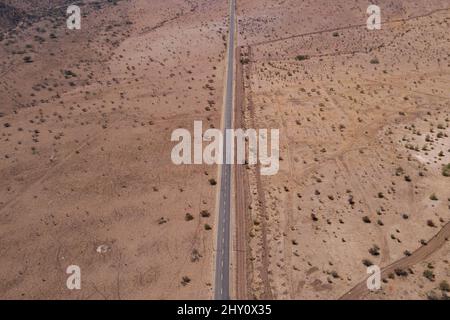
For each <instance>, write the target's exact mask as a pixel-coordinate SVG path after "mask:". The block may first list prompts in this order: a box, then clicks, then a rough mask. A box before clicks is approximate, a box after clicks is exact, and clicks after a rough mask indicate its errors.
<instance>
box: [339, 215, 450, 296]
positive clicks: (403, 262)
mask: <svg viewBox="0 0 450 320" xmlns="http://www.w3.org/2000/svg"><path fill="white" fill-rule="evenodd" d="M449 239H450V222H448V223H447V224H446V225H445V226H444V227H443V228H442V229H441V230H440V231H439V232H438V233H437V234H436V235H435V236H434V237H433V238H432V239H431V240H430V241H428V243H427V244H426V245H424V246H421V247H420V248H418V249H417V250H416V251H414V252H413V253H412V254H411V255H410V256H407V257H403V258H401V259H399V260H397V261H395V262H393V263H391V264H390V265H388V266H386V267H384V268H383V269H382V270H381V277H382V278H383V277H387V276H388V275H389V274H390V273H393V272H395V270H396V269H407V268H410V267H412V266H413V265H415V264H417V263H419V262H422V261H424V260H425V259H426V258H428V257H429V256H430V255H432V254H433V253H435V252H436V251H438V250H439V249H440V248H441V247H443V246H444V244H446V243H447V242H448V241H449ZM366 281H367V277H366V278H365V279H364V280H362V281H361V282H360V283H358V284H357V285H356V286H354V287H353V288H352V289H351V290H350V291H348V292H347V293H345V294H344V295H343V296H342V297H341V298H340V300H359V299H363V298H364V297H365V296H367V295H368V294H369V292H370V291H369V289H368V288H367V284H366Z"/></svg>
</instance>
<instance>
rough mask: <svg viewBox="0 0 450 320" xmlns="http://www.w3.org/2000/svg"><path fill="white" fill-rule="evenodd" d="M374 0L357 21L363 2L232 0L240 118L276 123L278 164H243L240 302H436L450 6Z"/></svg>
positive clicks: (449, 218) (447, 144)
mask: <svg viewBox="0 0 450 320" xmlns="http://www.w3.org/2000/svg"><path fill="white" fill-rule="evenodd" d="M377 4H378V5H379V6H380V8H381V10H382V29H381V30H375V31H369V30H367V28H366V20H367V17H368V15H367V14H366V9H367V6H368V2H367V1H293V0H291V1H289V0H286V1H276V2H274V1H264V0H247V1H245V0H243V1H240V2H239V5H238V15H239V44H238V45H239V46H240V48H241V57H240V63H241V64H242V65H243V76H242V78H243V79H244V80H243V81H244V84H243V86H244V93H243V95H244V98H243V99H244V102H243V103H242V106H241V112H243V114H244V118H245V125H246V127H261V128H278V129H280V160H281V162H280V164H281V169H280V172H279V174H278V175H276V176H273V177H261V176H259V174H258V171H257V170H256V169H255V168H248V170H247V174H248V181H249V187H250V197H249V199H248V201H249V203H248V208H249V209H248V210H247V215H249V216H250V218H249V219H248V220H249V226H248V228H247V229H248V230H247V232H248V239H249V240H248V241H249V244H250V245H249V252H250V253H249V257H248V261H247V277H248V287H249V289H248V290H247V291H248V292H247V294H248V295H249V297H250V298H270V299H271V298H274V299H338V298H341V297H342V298H350V299H427V298H428V299H447V298H448V291H449V286H448V281H449V279H450V264H449V260H450V244H449V242H448V238H449V237H450V225H449V224H448V223H449V222H450V179H449V178H448V171H446V170H445V167H444V166H447V165H448V164H449V163H450V138H449V135H450V128H449V125H450V90H449V85H450V34H449V32H448V31H449V30H450V4H449V3H448V1H438V0H436V1H377ZM435 236H436V237H435ZM434 237H435V238H434ZM433 238H434V239H433ZM418 249H419V251H417V252H416V250H418ZM402 258H403V259H402ZM373 264H374V265H378V266H379V267H380V268H382V269H383V268H385V269H383V270H384V271H383V273H382V286H381V290H378V291H375V292H372V293H369V292H368V291H367V286H366V282H365V278H366V277H367V274H366V271H367V266H370V265H373ZM391 264H392V266H391V267H390V268H386V267H388V266H390V265H391ZM358 284H360V285H359V286H358ZM355 286H356V287H355ZM353 287H355V288H354V290H352V291H350V290H351V289H352V288H353ZM349 291H350V292H349ZM347 293H348V294H347Z"/></svg>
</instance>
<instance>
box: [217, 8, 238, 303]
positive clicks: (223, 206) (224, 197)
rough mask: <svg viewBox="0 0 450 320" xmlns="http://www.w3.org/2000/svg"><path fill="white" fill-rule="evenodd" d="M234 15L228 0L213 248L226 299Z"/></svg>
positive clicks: (220, 292)
mask: <svg viewBox="0 0 450 320" xmlns="http://www.w3.org/2000/svg"><path fill="white" fill-rule="evenodd" d="M235 19H236V0H230V27H229V36H228V67H227V79H226V81H227V82H226V83H227V85H226V92H225V95H226V96H225V111H224V128H223V130H224V135H223V136H224V146H225V148H224V150H225V152H224V164H223V165H222V173H221V182H220V197H219V198H220V199H219V201H220V202H219V219H218V225H217V248H216V279H215V286H214V288H215V293H214V298H215V299H216V300H228V299H230V208H231V204H230V202H231V199H230V198H231V164H229V163H231V161H227V158H228V157H229V155H230V151H231V150H230V141H228V139H227V136H226V134H225V130H226V129H231V127H232V117H233V99H234V95H233V87H234V72H233V71H234V64H235V61H234V59H235V47H234V35H235Z"/></svg>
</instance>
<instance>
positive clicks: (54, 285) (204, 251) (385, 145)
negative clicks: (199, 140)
mask: <svg viewBox="0 0 450 320" xmlns="http://www.w3.org/2000/svg"><path fill="white" fill-rule="evenodd" d="M69 4H71V1H68V0H45V1H42V0H30V1H26V2H25V1H19V0H1V1H0V101H1V102H0V180H1V181H2V183H1V184H0V259H1V260H0V299H17V298H19V299H135V298H136V299H210V298H212V297H213V291H212V290H213V283H212V281H213V279H214V270H213V267H214V260H213V258H214V241H215V238H214V234H215V232H214V231H215V230H214V229H215V214H214V213H215V211H216V203H215V202H216V195H217V188H218V185H214V183H211V182H212V181H214V180H215V179H217V172H218V170H217V169H218V168H217V167H216V166H206V165H205V166H202V165H193V166H175V165H174V164H173V163H172V161H171V158H170V155H171V150H172V147H173V145H174V144H175V143H172V142H170V137H171V134H172V132H173V130H174V129H176V128H186V129H190V130H191V129H192V128H193V122H194V121H195V120H202V121H203V124H204V127H206V126H208V127H216V128H217V127H219V126H220V117H221V112H222V102H223V86H224V83H223V77H224V74H225V70H224V68H225V61H224V59H225V49H226V37H227V30H228V26H227V14H228V11H227V9H228V8H227V3H226V1H222V0H164V1H162V0H152V1H147V0H114V1H108V0H100V1H94V0H92V1H91V0H88V1H84V5H82V6H81V10H82V14H83V18H82V29H81V30H68V29H67V27H66V9H67V6H68V5H69ZM378 5H379V6H380V7H381V9H382V23H383V25H382V30H377V31H368V30H367V29H366V27H365V23H366V20H367V14H366V9H367V6H368V2H367V1H365V0H355V1H331V0H324V1H312V0H304V1H297V0H283V1H272V0H238V1H237V6H238V10H237V14H238V46H240V47H241V49H240V51H239V52H241V57H240V59H239V63H241V64H242V65H241V68H238V69H237V70H242V74H241V75H239V76H238V77H237V79H243V88H244V91H243V97H241V98H242V99H243V101H244V104H243V105H242V110H243V119H242V122H243V124H244V126H245V127H249V128H255V129H258V128H268V129H271V128H278V129H280V139H281V141H280V172H279V173H278V174H277V175H275V176H260V175H259V174H258V172H259V171H258V170H257V169H258V168H257V167H247V168H246V169H245V177H244V178H243V179H244V181H245V182H246V186H247V183H248V189H247V193H248V197H247V198H248V199H247V200H248V203H247V204H246V205H243V204H242V203H241V204H240V205H241V207H242V208H245V209H244V210H245V215H246V216H245V217H244V218H245V220H246V221H247V222H249V223H248V225H249V226H248V229H247V230H246V231H247V241H248V245H247V246H244V247H245V248H246V250H248V252H247V253H246V257H248V261H247V263H246V264H242V265H243V266H245V267H246V270H243V272H245V273H246V276H247V279H248V283H247V284H246V286H243V287H244V288H245V290H247V291H248V292H247V293H246V296H247V297H248V298H255V299H260V298H266V299H338V298H341V297H343V296H344V295H345V294H346V293H348V292H351V293H352V295H351V296H352V297H355V298H358V299H446V298H448V290H450V289H449V288H448V282H450V264H449V257H450V246H449V244H448V238H449V237H450V234H448V235H447V232H448V230H449V229H450V228H449V224H448V223H449V222H450V191H449V190H450V178H449V177H447V176H446V175H444V173H445V172H446V171H444V169H443V166H445V165H447V164H450V138H449V135H450V128H449V124H450V91H449V90H448V88H449V84H450V34H449V32H448V30H450V8H449V3H448V1H447V0H422V1H398V0H380V1H378ZM448 171H449V172H450V167H449V169H448ZM240 174H242V175H243V176H244V174H243V173H242V172H241V173H240ZM449 174H450V173H449ZM247 193H246V194H247ZM437 235H438V236H437ZM439 235H440V236H439ZM436 238H439V239H442V238H444V241H434V240H433V239H436ZM428 244H429V247H428V249H429V251H430V252H431V253H430V254H427V255H426V256H423V255H422V253H421V252H422V251H417V250H418V249H420V248H423V247H424V246H427V245H428ZM405 257H410V258H409V259H408V260H407V261H408V263H406V262H405V263H404V262H403V261H404V260H403V259H405ZM371 264H376V265H378V266H380V267H381V268H382V269H383V270H390V269H389V266H390V265H392V264H394V265H395V266H397V264H398V267H396V268H395V270H394V271H393V272H388V273H387V274H384V275H383V281H382V288H381V290H379V291H377V292H372V293H369V292H366V291H364V290H360V287H361V286H358V285H360V284H361V283H364V282H365V278H366V276H367V274H366V268H367V266H369V265H371ZM70 265H77V266H79V267H80V268H81V283H82V289H81V290H69V289H68V288H67V286H66V280H67V278H68V276H69V275H68V274H66V269H67V267H68V266H70ZM238 272H242V270H240V271H239V270H238ZM238 279H240V278H238ZM446 283H447V285H446ZM352 288H353V289H352ZM363 289H364V288H363Z"/></svg>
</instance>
